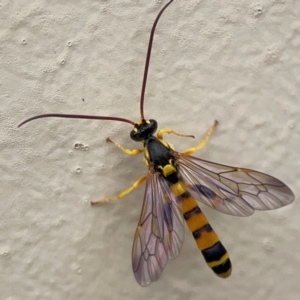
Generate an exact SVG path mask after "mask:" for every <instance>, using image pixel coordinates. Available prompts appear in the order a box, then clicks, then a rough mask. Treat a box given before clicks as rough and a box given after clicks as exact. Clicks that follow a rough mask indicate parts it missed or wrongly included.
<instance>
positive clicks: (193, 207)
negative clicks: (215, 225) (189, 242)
mask: <svg viewBox="0 0 300 300" xmlns="http://www.w3.org/2000/svg"><path fill="white" fill-rule="evenodd" d="M180 197H181V199H182V210H183V216H184V219H185V221H186V223H187V226H188V228H189V230H190V231H191V232H192V233H193V236H194V239H195V241H196V244H197V246H198V248H199V249H200V250H201V252H202V254H203V256H204V259H205V261H206V263H207V265H208V266H209V267H210V268H211V269H212V270H213V271H214V272H215V274H216V275H218V276H219V277H223V278H226V277H228V276H229V275H230V274H231V262H230V259H229V255H228V253H227V251H226V249H225V247H224V246H223V244H222V243H221V242H220V240H219V238H218V236H217V234H216V233H215V231H214V230H213V229H212V227H211V226H210V224H209V222H208V220H207V218H206V216H205V215H204V213H203V212H202V211H201V209H200V207H199V206H198V204H197V202H196V200H195V199H194V198H193V197H192V195H191V194H190V193H189V192H184V193H183V194H182V195H181V196H180Z"/></svg>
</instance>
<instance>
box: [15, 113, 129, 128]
mask: <svg viewBox="0 0 300 300" xmlns="http://www.w3.org/2000/svg"><path fill="white" fill-rule="evenodd" d="M53 117H54V118H70V119H89V120H110V121H119V122H126V123H129V124H132V125H134V124H135V123H134V122H133V121H130V120H127V119H124V118H118V117H106V116H86V115H69V114H45V115H38V116H34V117H32V118H29V119H27V120H25V121H23V122H22V123H21V124H19V125H18V127H21V126H22V125H24V124H26V123H28V122H30V121H33V120H36V119H42V118H53Z"/></svg>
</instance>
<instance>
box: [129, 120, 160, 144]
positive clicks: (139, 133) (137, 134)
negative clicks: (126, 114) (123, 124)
mask: <svg viewBox="0 0 300 300" xmlns="http://www.w3.org/2000/svg"><path fill="white" fill-rule="evenodd" d="M156 129H157V122H156V121H155V120H153V119H150V120H141V121H140V122H138V123H136V124H134V129H133V130H132V131H131V132H130V137H131V138H132V139H133V140H134V141H136V142H141V141H143V140H145V139H147V138H148V137H150V136H151V135H153V134H154V133H155V131H156Z"/></svg>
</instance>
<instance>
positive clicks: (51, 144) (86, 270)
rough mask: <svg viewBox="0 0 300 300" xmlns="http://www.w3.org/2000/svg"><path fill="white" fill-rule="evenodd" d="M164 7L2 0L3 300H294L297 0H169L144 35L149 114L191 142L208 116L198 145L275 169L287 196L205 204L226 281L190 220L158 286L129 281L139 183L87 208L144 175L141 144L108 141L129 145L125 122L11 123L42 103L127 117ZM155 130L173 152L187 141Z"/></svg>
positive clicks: (298, 289)
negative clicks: (232, 207) (225, 262)
mask: <svg viewBox="0 0 300 300" xmlns="http://www.w3.org/2000/svg"><path fill="white" fill-rule="evenodd" d="M165 3H166V1H154V0H151V1H129V0H127V1H126V0H124V1H109V0H108V1H104V0H103V1H71V0H65V1H45V0H44V1H43V0H34V1H24V0H23V1H22V0H18V1H17V0H15V1H1V7H0V16H1V18H0V36H1V43H0V55H1V61H0V64H1V69H0V72H1V73H0V95H1V96H0V97H1V131H0V141H1V161H0V164H1V171H0V172H1V177H0V178H1V200H0V214H1V217H0V228H1V234H0V299H1V300H2V299H5V300H19V299H22V300H23V299H30V300H34V299H45V300H48V299H56V300H57V299H60V300H66V299H72V300H74V299H75V300H77V299H88V300H94V299H95V300H96V299H155V300H158V299H164V300H165V299H172V300H173V299H218V300H222V299H224V300H225V299H251V300H252V299H255V300H271V299H272V300H281V299H288V300H298V299H299V298H300V285H299V282H300V275H299V269H300V205H299V202H298V201H297V200H299V199H297V198H299V194H300V163H299V146H300V139H299V132H300V127H299V126H300V125H299V121H300V116H299V114H300V100H299V94H300V53H299V52H300V2H299V1H298V0H276V1H275V0H274V1H267V0H261V1H255V2H252V1H231V0H226V1H225V0H224V1H207V0H203V1H200V0H199V1H183V0H182V1H175V2H174V3H173V4H172V5H171V6H170V7H169V8H168V9H167V11H166V12H165V13H164V15H163V17H162V19H161V20H160V22H159V24H158V29H157V32H156V36H155V41H154V48H153V55H152V61H151V67H150V74H149V81H148V86H147V93H146V103H145V111H146V117H149V118H156V119H157V121H158V122H159V125H160V128H162V127H171V128H173V129H174V130H177V131H179V132H183V133H188V134H194V135H195V136H196V137H197V140H200V139H201V138H202V137H203V135H204V133H205V132H206V130H207V129H208V127H209V126H210V125H211V124H212V123H213V120H214V119H217V120H219V122H220V125H219V127H218V128H217V130H216V132H215V133H214V135H213V137H212V138H211V140H210V142H209V145H208V146H207V147H206V148H205V149H203V150H202V151H201V152H200V153H199V154H197V155H198V156H200V157H202V158H205V159H208V160H211V161H215V162H219V163H223V164H229V165H235V166H243V167H248V168H252V169H257V170H260V171H262V172H265V173H268V174H272V175H274V176H275V177H277V178H280V179H281V180H283V181H284V182H286V183H287V184H288V185H289V186H290V187H291V188H292V189H293V191H294V193H295V195H296V201H295V203H294V204H293V205H291V206H289V207H286V208H283V209H280V210H278V211H273V212H257V213H256V214H255V215H253V216H251V217H249V218H237V217H230V216H226V215H222V214H220V213H218V212H215V211H212V210H210V209H208V208H206V207H204V211H205V212H206V214H207V215H208V217H209V219H210V222H211V224H212V226H213V227H214V229H215V230H216V231H217V233H218V234H219V237H220V238H221V240H222V241H223V243H224V245H225V246H226V247H227V250H228V252H229V253H230V256H231V259H232V262H233V274H232V276H231V277H230V278H229V279H226V280H222V279H219V278H217V277H216V276H215V275H214V274H213V273H212V272H211V271H210V270H209V269H208V268H207V266H206V264H205V263H204V260H203V258H202V255H201V253H200V252H199V251H198V249H197V247H196V245H195V243H194V240H193V238H192V236H191V234H190V233H189V232H186V239H185V243H184V246H183V249H182V253H181V255H180V257H179V258H177V259H176V260H175V261H172V262H170V263H169V264H168V266H167V268H166V269H165V271H164V273H163V275H162V276H161V277H160V279H159V280H158V281H157V282H155V283H153V284H152V285H151V286H149V287H147V288H141V287H140V286H139V285H138V284H137V283H136V282H135V279H134V277H133V275H132V271H131V246H132V239H133V234H134V231H135V227H136V224H137V221H138V218H139V213H140V210H141V206H142V198H143V193H144V191H143V187H144V186H142V187H140V188H139V189H138V190H136V191H134V192H132V193H131V194H130V195H128V196H127V197H126V198H124V199H122V200H121V201H117V202H115V203H110V204H107V205H103V206H101V207H91V206H90V204H89V202H90V201H91V200H96V199H99V198H103V197H109V196H112V195H115V194H116V193H118V192H120V191H121V190H122V189H124V188H126V187H127V186H129V185H130V184H131V183H132V182H133V181H134V180H135V179H136V178H138V177H139V176H141V175H143V174H144V173H145V172H146V169H145V166H144V165H143V163H142V156H139V157H129V156H126V155H124V154H123V153H122V152H121V151H119V150H118V149H116V148H114V147H113V146H112V145H110V144H107V143H106V142H105V140H106V138H107V137H108V136H109V137H111V138H112V139H114V140H115V141H117V142H119V143H121V144H123V145H125V146H127V147H129V148H133V147H135V146H136V144H135V143H134V142H133V141H131V140H130V139H129V138H128V135H129V131H130V130H131V127H130V125H128V124H125V123H124V124H123V123H118V122H104V121H103V122H102V121H85V120H63V119H43V120H38V121H35V122H32V123H29V124H27V125H25V126H24V127H22V128H20V129H17V125H18V124H19V123H20V122H21V121H23V120H24V119H26V118H28V117H31V116H33V115H36V114H41V113H49V112H56V113H82V114H98V115H113V116H124V117H126V118H129V119H132V120H134V121H137V120H138V119H139V96H140V89H141V82H142V74H143V70H144V61H145V54H146V48H147V43H148V38H149V32H150V29H151V26H152V23H153V21H154V19H155V17H156V15H157V13H158V12H159V10H160V9H161V8H162V6H163V5H164V4H165ZM82 98H84V101H82ZM167 140H168V141H170V142H171V143H173V144H174V145H175V146H176V148H177V149H178V150H184V149H185V148H187V147H189V146H191V145H193V144H194V143H195V141H192V140H189V139H182V138H179V137H171V136H170V137H167ZM76 143H82V144H84V145H85V146H88V150H87V151H82V150H76V149H75V148H74V145H75V144H76ZM78 168H79V169H78ZM77 171H78V172H77ZM297 196H298V197H297ZM202 207H203V206H202Z"/></svg>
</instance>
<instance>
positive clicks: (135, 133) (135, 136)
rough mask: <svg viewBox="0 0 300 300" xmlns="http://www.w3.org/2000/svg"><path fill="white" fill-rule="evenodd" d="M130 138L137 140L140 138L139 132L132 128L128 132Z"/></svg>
mask: <svg viewBox="0 0 300 300" xmlns="http://www.w3.org/2000/svg"><path fill="white" fill-rule="evenodd" d="M130 138H131V139H132V140H134V141H136V142H139V141H141V140H142V138H141V136H140V133H139V132H138V131H134V130H132V131H131V132H130Z"/></svg>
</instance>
